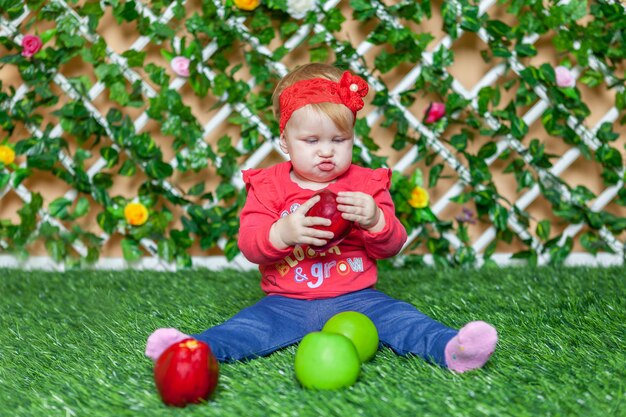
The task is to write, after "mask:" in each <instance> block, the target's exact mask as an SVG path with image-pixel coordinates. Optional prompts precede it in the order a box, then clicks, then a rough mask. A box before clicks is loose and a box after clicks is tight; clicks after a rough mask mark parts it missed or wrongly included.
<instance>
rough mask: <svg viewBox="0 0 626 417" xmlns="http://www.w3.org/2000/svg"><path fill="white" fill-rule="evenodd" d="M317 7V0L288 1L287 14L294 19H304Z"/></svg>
mask: <svg viewBox="0 0 626 417" xmlns="http://www.w3.org/2000/svg"><path fill="white" fill-rule="evenodd" d="M316 5H317V0H287V13H289V15H291V17H293V18H294V19H302V18H303V17H304V16H306V14H307V13H308V12H310V11H311V10H313V9H314V8H315V6H316Z"/></svg>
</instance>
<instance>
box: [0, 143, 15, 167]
mask: <svg viewBox="0 0 626 417" xmlns="http://www.w3.org/2000/svg"><path fill="white" fill-rule="evenodd" d="M13 161H15V151H14V150H13V149H12V148H10V147H8V146H6V145H0V162H2V163H3V164H4V165H9V164H12V163H13Z"/></svg>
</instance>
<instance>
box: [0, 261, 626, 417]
mask: <svg viewBox="0 0 626 417" xmlns="http://www.w3.org/2000/svg"><path fill="white" fill-rule="evenodd" d="M0 273H1V274H2V275H1V276H2V278H0V294H1V299H0V300H1V301H0V416H11V417H13V416H18V417H21V416H89V417H96V416H151V417H158V416H233V417H234V416H237V417H248V416H412V417H413V416H437V417H439V416H483V415H488V416H603V417H606V416H618V415H626V394H625V383H626V371H625V369H626V354H625V352H624V348H625V341H626V325H625V323H626V300H625V299H624V295H625V294H626V291H625V290H626V280H625V276H626V269H625V268H609V269H583V268H561V269H530V268H510V269H486V270H469V271H468V270H452V271H442V270H434V269H422V270H417V271H409V270H396V271H392V272H384V273H382V274H381V275H382V276H381V279H380V281H379V286H378V288H379V289H381V290H383V291H385V292H386V293H388V294H390V295H392V296H394V297H397V298H401V299H404V300H406V301H409V302H411V303H413V304H414V305H416V306H417V307H418V308H419V309H420V310H422V311H423V312H424V313H426V314H428V315H430V316H431V317H434V318H436V319H438V320H439V321H441V322H443V323H445V324H447V325H449V326H452V327H457V328H458V327H460V326H461V325H463V324H464V323H465V322H467V321H471V320H476V319H482V320H486V321H488V322H491V323H493V324H494V325H495V326H496V327H497V328H498V331H499V334H500V342H499V344H498V348H497V350H496V353H495V355H494V356H493V357H492V359H491V360H490V362H489V363H488V364H487V366H486V367H485V368H484V369H482V370H479V371H474V372H470V373H466V374H462V375H457V374H454V373H452V372H450V371H447V370H445V369H441V368H439V367H437V366H434V365H429V364H427V363H425V362H424V361H423V360H421V359H419V358H416V357H410V358H402V357H398V356H396V355H394V354H393V353H392V352H391V351H390V350H388V349H383V350H379V352H378V353H377V355H376V357H375V359H374V360H373V361H372V362H369V363H366V364H364V365H363V366H362V372H361V376H360V378H359V380H358V381H357V382H356V384H355V385H353V386H352V387H349V388H346V389H342V390H338V391H309V390H305V389H303V388H301V387H300V386H299V384H298V382H297V380H296V379H295V375H294V371H293V360H294V354H295V347H289V348H286V349H284V350H281V351H279V352H276V353H274V354H272V355H270V356H268V357H266V358H260V359H256V360H252V361H248V362H240V363H233V364H222V365H221V375H220V382H219V387H218V390H217V391H216V393H215V394H214V396H213V398H212V399H211V400H210V401H209V402H208V403H206V404H201V405H194V406H189V407H187V408H185V409H176V408H169V407H166V406H164V405H163V404H162V403H161V401H160V398H159V396H158V393H157V391H156V389H155V386H154V382H153V379H152V362H151V361H150V360H149V359H147V358H146V357H144V355H143V352H144V348H145V340H146V337H147V336H148V335H149V334H150V333H151V332H152V331H153V330H154V329H156V328H158V327H177V328H179V329H181V330H182V331H184V332H189V333H193V332H200V331H202V330H204V329H205V328H207V327H209V326H213V325H216V324H218V323H220V322H222V321H224V320H225V319H227V318H228V317H230V316H231V315H232V314H234V313H236V312H237V311H238V310H240V309H241V308H243V307H245V306H247V305H250V304H252V303H254V302H255V301H256V300H258V299H259V298H260V297H262V295H263V294H262V292H261V290H260V289H259V285H258V281H259V278H258V273H257V272H250V273H241V272H237V271H219V272H215V271H193V272H179V273H155V272H138V271H120V272H101V271H93V272H85V271H77V272H66V273H45V272H22V271H14V270H0Z"/></svg>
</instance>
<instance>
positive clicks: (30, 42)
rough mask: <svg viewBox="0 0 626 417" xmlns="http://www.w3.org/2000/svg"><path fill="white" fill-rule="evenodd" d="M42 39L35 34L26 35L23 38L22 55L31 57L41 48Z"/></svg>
mask: <svg viewBox="0 0 626 417" xmlns="http://www.w3.org/2000/svg"><path fill="white" fill-rule="evenodd" d="M42 45H43V44H42V43H41V39H40V38H39V36H35V35H24V37H23V38H22V56H25V57H26V58H30V57H31V56H33V55H35V54H36V53H37V52H39V50H40V49H41V46H42Z"/></svg>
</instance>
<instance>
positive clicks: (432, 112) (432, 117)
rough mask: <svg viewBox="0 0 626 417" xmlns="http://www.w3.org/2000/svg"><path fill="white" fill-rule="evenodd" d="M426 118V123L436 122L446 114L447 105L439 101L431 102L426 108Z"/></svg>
mask: <svg viewBox="0 0 626 417" xmlns="http://www.w3.org/2000/svg"><path fill="white" fill-rule="evenodd" d="M425 113H426V120H424V122H425V123H435V122H436V121H437V120H439V119H441V118H442V117H443V116H445V115H446V105H445V104H443V103H439V102H434V103H431V104H430V106H428V108H427V109H426V112H425Z"/></svg>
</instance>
